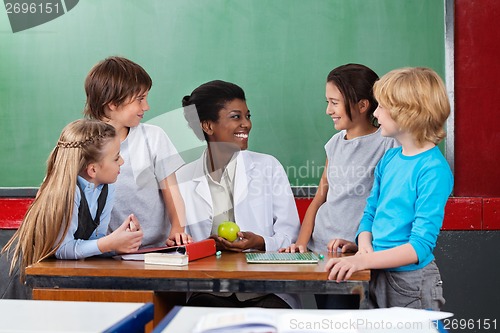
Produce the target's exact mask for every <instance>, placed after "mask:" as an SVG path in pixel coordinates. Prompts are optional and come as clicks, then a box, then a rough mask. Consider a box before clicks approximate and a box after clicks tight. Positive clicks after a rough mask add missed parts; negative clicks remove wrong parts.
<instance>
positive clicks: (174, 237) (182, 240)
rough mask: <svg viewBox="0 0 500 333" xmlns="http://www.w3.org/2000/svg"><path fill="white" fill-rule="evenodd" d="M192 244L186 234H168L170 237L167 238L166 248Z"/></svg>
mask: <svg viewBox="0 0 500 333" xmlns="http://www.w3.org/2000/svg"><path fill="white" fill-rule="evenodd" d="M192 242H193V238H192V237H191V235H189V234H186V233H185V232H175V231H172V232H170V235H169V236H168V238H167V242H166V244H167V246H175V245H186V244H190V243H192Z"/></svg>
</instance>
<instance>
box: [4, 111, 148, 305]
mask: <svg viewBox="0 0 500 333" xmlns="http://www.w3.org/2000/svg"><path fill="white" fill-rule="evenodd" d="M122 164H123V160H122V158H121V156H120V141H119V139H118V137H117V136H116V131H115V130H114V128H113V127H112V126H111V125H107V124H105V123H103V122H100V121H96V120H83V119H82V120H76V121H74V122H72V123H70V124H68V125H67V126H66V127H65V128H64V129H63V131H62V133H61V136H60V138H59V140H58V142H57V145H56V147H55V148H54V149H53V150H52V152H51V154H50V156H49V159H48V162H47V174H46V176H45V179H44V181H43V183H42V185H41V186H40V190H39V192H38V194H37V197H36V198H35V200H34V201H33V203H32V205H31V206H30V207H29V209H28V211H27V213H26V215H25V217H24V220H23V222H22V224H21V226H20V227H19V229H18V230H17V231H16V233H15V234H14V235H13V236H12V238H11V239H10V240H9V241H8V242H7V244H6V245H5V247H4V248H3V249H2V258H1V260H0V266H10V267H8V268H7V269H5V268H4V269H1V271H2V272H1V273H0V279H2V287H1V288H0V297H1V298H24V297H23V295H24V296H25V295H26V290H23V288H25V287H24V286H22V285H19V282H22V281H24V268H25V267H27V266H29V265H32V264H34V263H37V262H40V261H41V260H43V259H45V258H48V257H50V256H53V255H55V257H56V258H58V259H81V258H86V257H90V256H94V255H100V254H103V253H108V252H117V253H127V252H133V251H135V250H137V249H138V248H139V246H140V244H141V241H142V236H143V233H142V230H141V227H140V224H139V222H138V221H137V219H136V218H135V216H134V215H129V216H128V217H127V219H125V221H123V223H122V224H121V227H120V228H118V229H117V230H116V231H115V232H113V233H111V234H109V235H106V232H107V228H108V224H109V221H110V213H111V208H112V206H113V200H114V194H115V188H114V186H113V185H112V183H114V182H115V181H116V178H117V177H118V174H119V173H120V166H121V165H122ZM108 184H109V185H108ZM7 272H8V273H7ZM16 276H18V277H19V278H20V279H16V280H18V281H15V280H14V279H15V277H16ZM5 279H6V280H8V282H7V283H4V280H5ZM16 284H17V285H16Z"/></svg>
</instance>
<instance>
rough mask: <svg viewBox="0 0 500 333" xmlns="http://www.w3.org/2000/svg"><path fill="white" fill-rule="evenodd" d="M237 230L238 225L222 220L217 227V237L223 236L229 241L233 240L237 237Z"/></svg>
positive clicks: (238, 228)
mask: <svg viewBox="0 0 500 333" xmlns="http://www.w3.org/2000/svg"><path fill="white" fill-rule="evenodd" d="M239 231H240V227H238V225H237V224H236V223H234V222H231V221H224V222H222V223H221V224H219V228H217V234H218V235H219V237H222V238H225V239H227V240H228V241H230V242H233V241H234V240H236V238H238V232H239Z"/></svg>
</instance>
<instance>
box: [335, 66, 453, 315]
mask: <svg viewBox="0 0 500 333" xmlns="http://www.w3.org/2000/svg"><path fill="white" fill-rule="evenodd" d="M374 96H375V98H376V99H377V101H378V102H379V106H378V108H377V110H375V113H374V115H375V117H376V118H377V119H378V123H379V124H380V127H381V129H382V135H384V136H390V137H394V138H396V139H397V140H398V141H399V142H400V143H401V147H398V148H393V149H390V150H388V151H387V152H386V154H385V155H384V156H383V157H382V159H381V160H380V162H379V163H378V164H377V167H376V169H375V180H374V184H373V188H372V191H371V194H370V196H369V197H368V199H367V205H366V207H365V211H364V214H363V217H362V219H361V223H360V226H359V229H358V233H357V238H356V240H357V243H358V247H359V250H358V253H357V255H355V256H352V257H348V258H334V259H330V261H329V262H328V263H327V265H326V269H327V270H329V271H330V273H329V277H328V278H329V279H332V280H333V279H335V280H337V281H342V280H345V279H348V278H349V277H350V276H351V275H352V273H354V272H355V271H359V270H363V269H372V277H371V280H370V300H369V306H370V307H392V306H402V307H411V308H422V309H434V310H439V309H440V308H441V306H442V305H443V304H444V298H443V296H442V281H441V277H440V274H439V269H438V267H437V266H436V263H435V261H434V255H433V253H432V252H433V250H434V247H435V245H436V241H437V237H438V235H439V230H440V228H441V225H442V222H443V217H444V207H445V205H446V202H447V199H448V196H449V195H450V193H451V191H452V188H453V175H452V173H451V170H450V167H449V165H448V163H447V161H446V160H445V158H444V157H443V155H442V154H441V152H440V150H439V148H438V147H437V146H436V145H437V144H438V143H439V141H441V140H442V139H443V138H444V136H445V132H444V129H443V127H444V124H445V121H446V119H447V118H448V115H449V113H450V105H449V101H448V98H447V95H446V89H445V86H444V84H443V81H442V80H441V78H440V77H439V76H438V75H437V74H436V73H435V72H434V71H433V70H431V69H428V68H402V69H397V70H393V71H391V72H389V73H387V74H386V75H384V76H383V77H382V78H381V79H380V80H379V81H378V82H376V83H375V85H374Z"/></svg>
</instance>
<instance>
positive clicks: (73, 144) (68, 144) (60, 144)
mask: <svg viewBox="0 0 500 333" xmlns="http://www.w3.org/2000/svg"><path fill="white" fill-rule="evenodd" d="M105 137H106V136H105V135H104V134H98V135H95V136H92V137H89V138H85V139H84V140H82V141H57V146H56V147H57V148H82V147H85V146H87V145H89V144H95V143H96V142H97V141H99V140H102V139H104V138H105Z"/></svg>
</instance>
